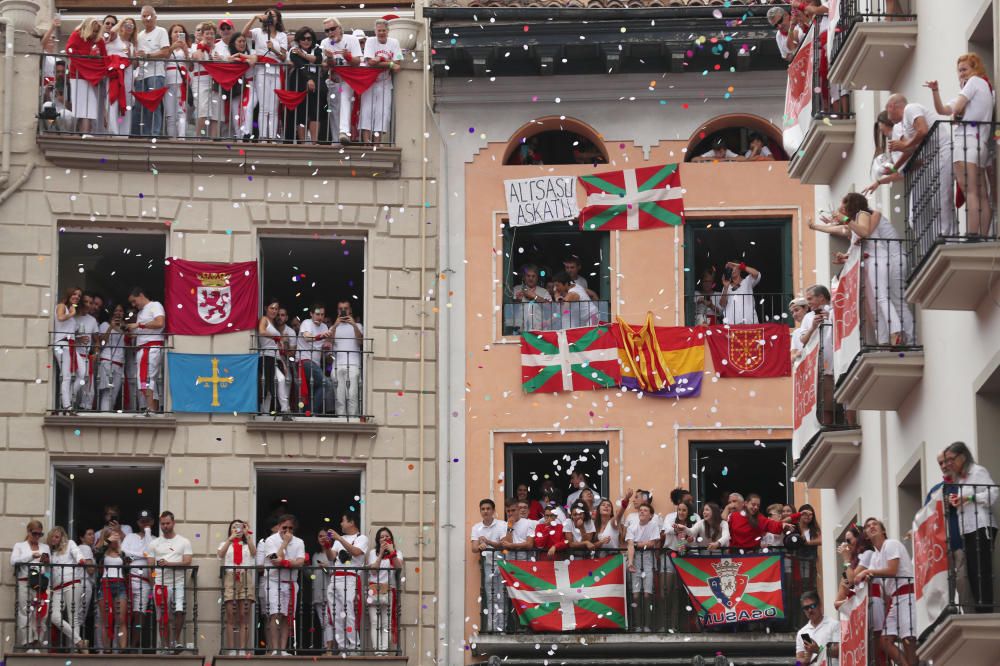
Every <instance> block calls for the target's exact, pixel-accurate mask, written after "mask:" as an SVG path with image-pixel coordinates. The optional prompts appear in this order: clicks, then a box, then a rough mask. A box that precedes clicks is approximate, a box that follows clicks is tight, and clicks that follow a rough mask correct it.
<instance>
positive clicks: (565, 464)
mask: <svg viewBox="0 0 1000 666" xmlns="http://www.w3.org/2000/svg"><path fill="white" fill-rule="evenodd" d="M504 452H505V456H506V461H505V467H506V472H505V474H504V479H506V485H505V488H504V492H505V494H506V495H507V496H508V497H513V496H514V494H515V492H516V490H517V487H518V486H519V485H520V484H522V483H524V484H527V486H528V494H529V496H530V497H531V499H535V500H539V499H541V487H542V484H543V483H545V482H546V481H549V480H551V481H552V482H553V484H554V486H555V488H556V490H558V491H559V496H560V499H561V500H562V501H563V502H565V501H566V498H567V497H568V496H569V494H570V493H571V492H573V491H574V490H576V488H573V487H572V486H571V484H570V478H569V475H570V473H571V472H573V471H577V472H583V474H584V477H585V478H586V479H587V484H588V485H589V486H590V487H591V488H593V489H594V490H596V491H597V493H598V494H599V495H600V496H601V497H607V496H608V492H610V484H609V482H608V478H607V477H608V443H607V442H606V441H592V442H540V443H537V444H523V443H520V442H517V443H514V442H507V443H506V444H505V445H504ZM500 504H501V505H502V502H501V503H500Z"/></svg>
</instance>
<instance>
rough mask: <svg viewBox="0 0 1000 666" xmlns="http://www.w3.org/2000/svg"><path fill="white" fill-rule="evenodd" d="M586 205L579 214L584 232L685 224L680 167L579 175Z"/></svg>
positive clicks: (666, 166) (633, 229) (658, 167)
mask: <svg viewBox="0 0 1000 666" xmlns="http://www.w3.org/2000/svg"><path fill="white" fill-rule="evenodd" d="M580 184H581V185H583V189H584V190H585V191H586V192H587V205H586V206H585V207H584V208H583V209H582V210H581V211H580V228H581V229H583V230H584V231H617V230H624V231H635V230H637V229H657V228H660V227H664V226H677V225H679V224H684V199H683V190H682V189H681V172H680V165H678V164H664V165H662V166H650V167H639V168H638V169H625V170H624V171H610V172H608V173H599V174H594V175H593V176H580Z"/></svg>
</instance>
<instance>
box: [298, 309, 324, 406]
mask: <svg viewBox="0 0 1000 666" xmlns="http://www.w3.org/2000/svg"><path fill="white" fill-rule="evenodd" d="M325 318H326V307H324V306H323V305H320V304H319V303H317V304H315V305H313V306H312V309H311V310H310V311H309V319H306V320H305V321H304V322H302V323H301V324H300V325H299V337H298V340H296V344H295V346H296V348H297V349H298V355H297V356H296V360H297V361H298V363H299V368H300V369H301V375H302V376H304V377H305V380H306V384H307V385H308V389H309V404H308V405H303V406H302V408H303V409H306V410H312V413H313V414H318V413H323V412H325V411H326V403H325V402H324V400H325V399H326V373H324V372H323V352H324V349H326V348H328V347H329V342H328V340H329V338H330V337H331V335H332V334H331V333H330V329H329V328H327V326H326V324H324V323H323V320H324V319H325Z"/></svg>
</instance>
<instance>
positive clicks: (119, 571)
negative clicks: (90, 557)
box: [94, 529, 139, 650]
mask: <svg viewBox="0 0 1000 666" xmlns="http://www.w3.org/2000/svg"><path fill="white" fill-rule="evenodd" d="M125 538H127V537H125V535H124V534H123V533H122V531H121V529H114V530H110V531H105V532H104V539H103V541H101V542H98V544H97V546H98V549H99V550H101V552H103V553H104V559H103V560H102V561H101V565H102V569H101V582H100V588H99V593H98V595H97V598H98V603H97V608H96V610H95V617H94V644H95V645H96V646H97V647H98V648H99V649H103V650H111V649H115V648H117V649H118V650H124V649H125V648H126V647H128V645H129V639H130V636H131V635H132V634H130V630H129V623H128V605H129V589H128V587H127V586H128V585H129V583H128V581H126V580H125V564H126V555H125V553H123V552H122V543H123V541H124V540H125ZM132 631H133V632H134V630H132ZM134 635H138V634H134ZM134 645H139V643H138V642H136V643H134Z"/></svg>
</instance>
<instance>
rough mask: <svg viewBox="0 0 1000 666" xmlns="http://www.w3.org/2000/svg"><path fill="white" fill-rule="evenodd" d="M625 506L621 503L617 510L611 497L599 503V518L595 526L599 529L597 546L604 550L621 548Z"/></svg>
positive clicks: (626, 504)
mask: <svg viewBox="0 0 1000 666" xmlns="http://www.w3.org/2000/svg"><path fill="white" fill-rule="evenodd" d="M627 506H628V502H627V501H626V503H625V504H624V506H621V505H619V507H618V510H617V511H615V505H614V504H613V503H612V502H611V500H609V499H602V500H601V503H600V504H598V505H597V519H596V520H595V521H594V527H595V528H596V529H597V537H596V538H597V541H596V544H597V547H598V548H599V549H602V550H620V549H621V547H622V523H621V520H622V514H623V513H625V508H624V507H627Z"/></svg>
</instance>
